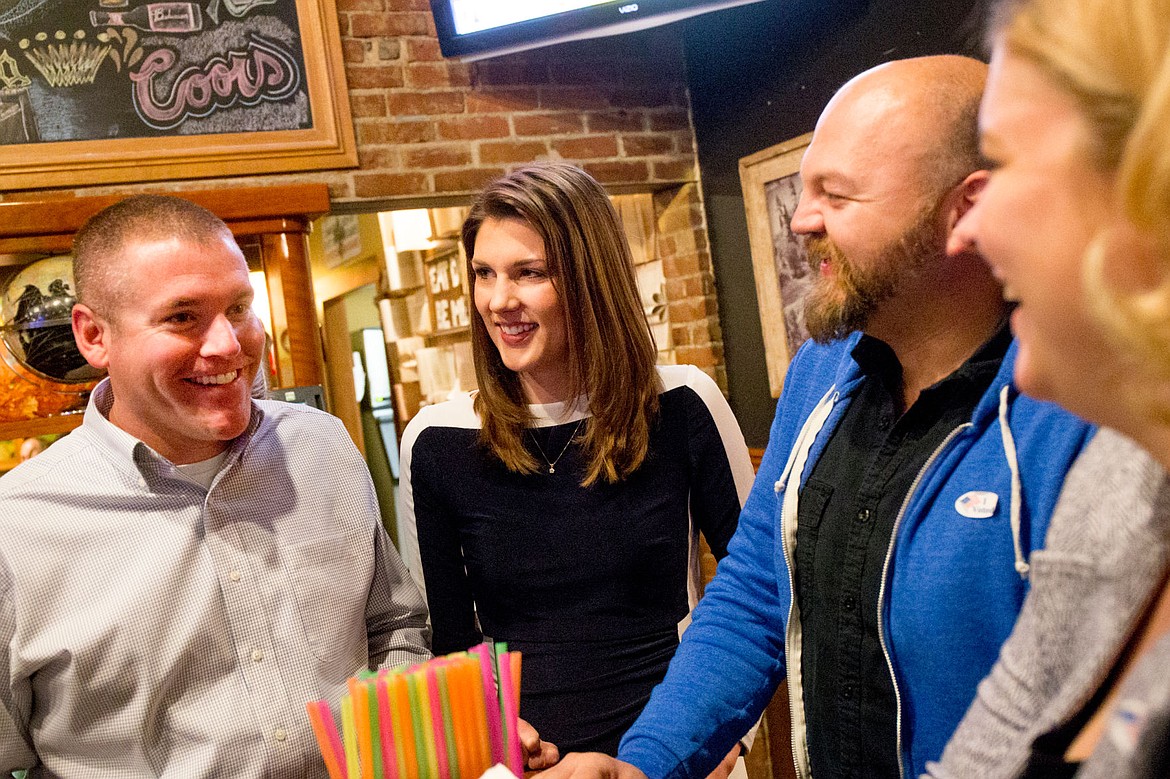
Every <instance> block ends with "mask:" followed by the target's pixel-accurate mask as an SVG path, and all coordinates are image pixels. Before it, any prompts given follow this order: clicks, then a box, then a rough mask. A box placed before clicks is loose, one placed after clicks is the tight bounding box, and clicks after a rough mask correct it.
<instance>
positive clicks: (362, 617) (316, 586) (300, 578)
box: [283, 536, 372, 660]
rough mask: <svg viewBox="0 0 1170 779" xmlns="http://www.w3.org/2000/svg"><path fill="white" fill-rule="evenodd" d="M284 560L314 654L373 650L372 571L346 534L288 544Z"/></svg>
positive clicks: (334, 656)
mask: <svg viewBox="0 0 1170 779" xmlns="http://www.w3.org/2000/svg"><path fill="white" fill-rule="evenodd" d="M371 557H372V554H371ZM283 560H284V568H285V573H286V574H287V575H288V579H289V582H290V584H291V588H292V591H293V596H294V598H295V599H296V604H297V611H298V613H299V615H300V620H301V626H302V627H303V629H304V632H305V639H306V641H307V642H308V644H309V648H310V649H311V650H312V651H313V654H314V655H315V656H316V657H317V658H318V659H320V660H334V659H337V658H339V657H341V658H347V657H355V656H360V655H361V654H363V653H368V647H367V646H366V601H367V599H368V596H369V590H370V572H369V571H368V570H367V568H366V566H364V565H363V564H362V561H361V560H360V559H359V558H358V557H357V556H356V555H355V554H354V553H353V551H352V550H351V548H350V545H349V543H348V542H347V541H346V539H344V538H342V537H339V536H338V537H327V538H318V539H314V540H313V541H310V542H306V543H302V544H292V545H290V546H288V547H286V548H285V549H284V552H283ZM359 649H360V650H361V651H359Z"/></svg>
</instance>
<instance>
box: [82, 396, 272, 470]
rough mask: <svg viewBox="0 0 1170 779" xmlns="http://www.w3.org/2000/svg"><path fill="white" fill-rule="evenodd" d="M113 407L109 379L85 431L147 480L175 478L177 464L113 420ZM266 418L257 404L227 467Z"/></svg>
mask: <svg viewBox="0 0 1170 779" xmlns="http://www.w3.org/2000/svg"><path fill="white" fill-rule="evenodd" d="M113 405H114V388H113V387H112V386H110V380H109V378H108V377H107V378H105V379H102V381H101V382H100V383H99V384H98V385H97V386H96V387H94V389H93V392H91V393H90V396H89V403H88V404H87V405H86V408H85V417H84V420H83V423H82V424H83V426H84V427H85V429H86V430H87V431H88V432H89V433H90V434H91V435H93V436H94V437H95V438H96V439H97V440H98V442H99V443H101V444H102V445H103V446H104V447H105V448H106V449H107V450H109V451H110V452H112V453H113V454H114V455H115V457H116V459H117V461H118V462H119V463H126V464H133V466H134V467H135V469H136V470H137V471H138V475H140V476H141V477H143V478H145V477H148V476H171V475H172V474H173V473H175V471H174V464H173V463H171V461H170V460H168V459H167V458H165V457H163V456H162V455H161V454H159V453H158V452H156V451H155V450H154V449H152V448H150V447H149V446H147V445H146V444H145V443H143V442H142V441H140V440H138V439H137V438H135V437H134V436H132V435H131V434H130V433H127V432H126V431H125V430H123V429H122V428H120V427H118V426H117V425H115V424H114V423H113V422H111V421H110V418H109V417H110V409H111V408H112V407H113ZM264 418H265V417H264V411H263V410H262V409H261V408H260V406H259V404H257V403H256V402H253V403H252V413H251V417H250V418H249V419H248V427H247V428H246V429H245V430H244V432H243V433H242V434H240V435H239V436H238V437H237V438H236V439H235V440H234V441H232V442H231V444H230V445H229V446H228V449H227V455H228V456H227V457H226V458H225V459H224V467H225V468H226V467H228V466H229V465H231V464H232V463H234V462H235V461H236V460H237V459H238V458H239V456H240V453H242V452H243V451H244V450H245V449H246V448H247V446H248V443H249V442H250V441H251V440H252V437H253V436H254V435H255V433H256V431H257V430H258V429H259V428H260V425H261V424H262V423H263V421H264Z"/></svg>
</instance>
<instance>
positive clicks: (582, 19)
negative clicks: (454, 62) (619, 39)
mask: <svg viewBox="0 0 1170 779" xmlns="http://www.w3.org/2000/svg"><path fill="white" fill-rule="evenodd" d="M741 1H742V0H741ZM747 1H748V2H750V1H751V0H747ZM727 3H728V0H625V2H622V1H621V0H615V1H614V2H607V3H605V4H603V5H594V6H587V7H585V8H578V9H576V10H573V11H563V12H561V13H558V14H553V15H552V16H544V17H541V18H539V19H529V20H528V21H524V22H515V23H513V24H509V25H505V26H503V27H495V28H492V29H490V30H480V31H478V32H471V33H466V34H463V35H459V34H457V33H456V32H455V16H454V13H453V12H452V10H451V0H431V13H432V15H433V16H434V18H435V28H436V30H437V31H438V33H439V48H440V49H441V50H442V52H443V56H444V57H463V58H478V57H489V56H492V55H493V53H500V54H503V53H506V52H508V51H512V50H518V49H526V48H535V47H537V46H541V45H552V44H554V43H557V42H558V40H559V39H564V38H565V37H566V36H578V35H579V34H581V33H588V32H589V31H592V30H596V31H598V35H605V34H607V33H606V32H605V30H606V28H609V27H616V26H619V25H625V24H636V23H637V22H638V21H639V20H652V19H653V17H655V16H663V15H667V14H673V13H679V12H682V11H686V10H690V9H696V8H702V7H704V6H712V10H715V8H718V7H721V6H726V5H727ZM629 6H636V7H637V10H636V11H632V12H626V13H622V12H621V11H620V9H621V8H628V7H629ZM664 21H670V20H664ZM651 24H652V22H651ZM647 26H649V25H647ZM615 32H616V31H615Z"/></svg>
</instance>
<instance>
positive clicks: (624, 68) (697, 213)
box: [79, 0, 726, 387]
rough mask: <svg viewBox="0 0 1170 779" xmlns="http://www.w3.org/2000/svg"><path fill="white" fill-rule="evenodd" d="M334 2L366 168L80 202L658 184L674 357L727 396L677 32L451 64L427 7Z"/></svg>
mask: <svg viewBox="0 0 1170 779" xmlns="http://www.w3.org/2000/svg"><path fill="white" fill-rule="evenodd" d="M336 2H337V8H338V19H339V27H340V30H341V37H342V48H343V55H344V59H345V72H346V78H347V80H348V86H349V99H350V105H351V110H352V113H353V118H354V127H355V132H356V135H357V141H358V156H359V168H357V169H355V170H347V171H325V172H315V173H304V174H294V175H282V176H255V177H246V178H244V177H241V178H232V179H218V180H206V179H204V180H199V181H185V182H178V183H174V184H163V185H158V184H151V185H146V186H144V187H130V186H109V187H101V188H91V189H87V190H85V191H84V193H85V194H98V193H104V192H121V191H127V190H130V189H134V190H142V189H147V190H152V191H158V190H165V189H170V190H174V189H184V188H196V189H207V188H211V187H216V186H242V185H263V184H266V183H276V182H282V183H288V182H291V181H316V182H324V183H326V184H328V186H329V190H330V195H331V197H332V199H333V200H334V201H335V202H346V203H360V202H362V201H377V204H378V207H380V208H386V207H393V201H394V200H404V201H405V200H411V201H412V205H418V204H419V202H420V201H421V202H425V201H426V199H428V198H431V197H433V198H435V199H436V200H439V199H443V200H446V201H448V202H449V200H450V199H451V198H452V197H456V196H468V195H470V194H471V193H473V192H475V191H476V190H478V189H479V188H480V187H481V186H482V185H483V184H484V183H485V182H487V181H488V180H490V179H492V178H494V177H496V176H498V175H500V174H502V173H504V172H506V171H508V170H510V169H512V168H514V167H516V166H518V165H520V164H523V163H527V162H531V161H533V160H543V159H563V160H567V161H571V162H574V163H577V164H580V165H581V166H582V167H584V168H585V169H586V170H588V171H589V172H590V173H591V174H593V175H594V176H595V177H596V178H597V179H598V180H600V181H601V182H602V183H604V184H606V185H607V186H610V187H611V188H616V189H621V188H622V187H629V188H639V189H645V188H647V185H652V186H653V187H654V188H655V189H656V190H658V194H657V195H656V196H655V211H656V214H655V215H656V218H657V222H658V228H659V231H660V241H659V243H660V251H661V253H662V254H663V259H664V271H665V275H666V278H667V297H668V301H669V309H668V310H669V316H670V320H671V334H672V341H673V342H674V345H675V347H676V349H677V356H678V359H679V361H680V362H693V363H695V364H697V365H700V366H701V367H703V368H704V369H705V370H707V371H708V372H709V373H711V374H712V375H713V376H715V377H716V379H717V380H718V381H719V382H720V384H721V386H724V387H726V383H725V375H724V371H723V368H722V365H723V355H722V341H721V336H720V334H719V323H718V316H717V310H716V302H715V293H714V276H713V274H712V271H711V257H710V252H709V248H708V242H707V232H706V223H705V219H704V212H703V208H702V203H701V198H700V193H699V189H698V187H697V185H696V182H697V178H698V173H697V163H696V157H695V150H694V132H693V127H692V123H691V118H690V111H689V102H688V94H687V85H686V73H685V67H684V58H683V53H682V48H681V41H680V37H679V35H678V33H677V31H675V30H673V29H669V28H664V29H657V30H648V31H644V32H640V33H635V34H631V35H623V36H616V37H611V38H604V39H598V40H593V41H580V42H573V43H568V44H563V45H559V46H554V47H549V48H544V49H537V50H533V51H530V52H524V53H521V54H516V55H511V56H508V57H501V58H496V59H492V60H484V61H480V62H475V63H460V62H455V61H449V60H444V59H443V57H442V55H441V53H440V51H439V43H438V39H437V38H436V36H435V31H434V22H433V20H432V18H431V13H430V6H429V3H428V0H336ZM79 193H80V191H79Z"/></svg>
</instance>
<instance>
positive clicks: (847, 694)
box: [841, 684, 853, 701]
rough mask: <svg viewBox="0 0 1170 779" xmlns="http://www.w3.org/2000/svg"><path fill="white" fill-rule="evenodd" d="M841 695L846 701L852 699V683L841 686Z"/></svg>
mask: <svg viewBox="0 0 1170 779" xmlns="http://www.w3.org/2000/svg"><path fill="white" fill-rule="evenodd" d="M841 697H842V698H844V699H845V700H847V701H851V700H853V685H852V684H847V685H845V687H844V688H842V690H841Z"/></svg>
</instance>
